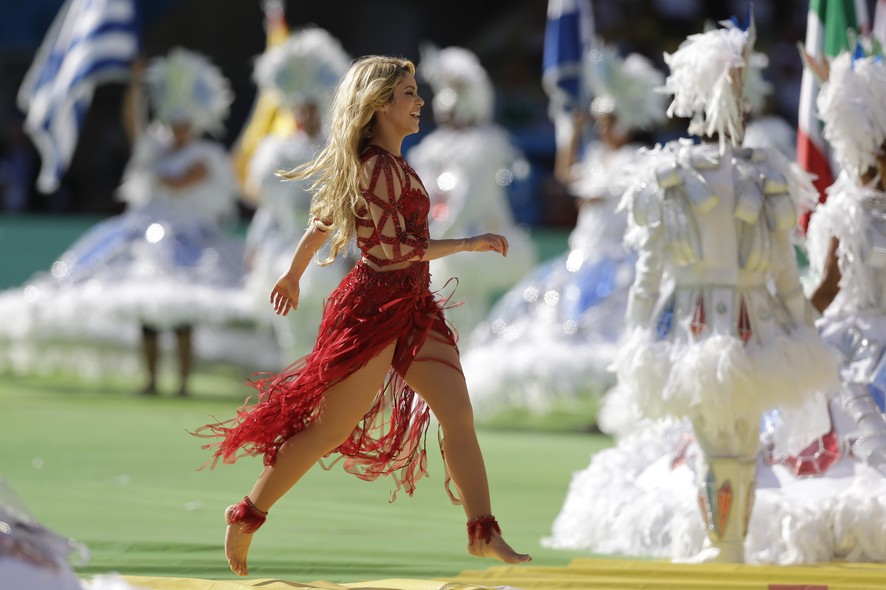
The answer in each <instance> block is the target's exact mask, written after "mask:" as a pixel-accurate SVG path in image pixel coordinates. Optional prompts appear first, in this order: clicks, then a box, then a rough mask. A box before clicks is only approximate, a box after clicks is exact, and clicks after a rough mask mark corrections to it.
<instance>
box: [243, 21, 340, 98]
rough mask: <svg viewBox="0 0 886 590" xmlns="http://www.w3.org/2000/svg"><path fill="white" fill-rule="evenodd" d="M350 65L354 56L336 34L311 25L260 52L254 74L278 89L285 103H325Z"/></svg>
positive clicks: (257, 80)
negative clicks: (349, 53)
mask: <svg viewBox="0 0 886 590" xmlns="http://www.w3.org/2000/svg"><path fill="white" fill-rule="evenodd" d="M350 65H351V58H350V56H348V54H347V52H345V50H344V48H343V47H342V46H341V43H339V41H338V40H337V39H336V38H335V37H333V36H332V35H330V34H329V33H328V32H327V31H325V30H324V29H320V28H317V27H310V28H305V29H302V30H300V31H296V32H294V33H292V34H291V35H290V36H289V38H288V39H287V40H286V42H285V43H283V44H281V45H278V46H276V47H272V48H270V49H268V50H267V51H265V52H264V53H263V54H262V55H261V56H259V58H258V59H257V60H256V62H255V70H254V71H253V78H254V80H255V83H256V84H258V86H259V88H261V89H263V90H270V91H272V92H274V93H276V95H277V99H278V100H279V101H280V102H281V103H282V104H286V105H289V106H295V105H298V104H304V103H308V102H313V103H316V104H317V105H320V106H323V107H325V106H326V105H328V103H329V102H330V100H331V98H332V94H333V92H334V91H335V87H336V86H337V85H338V83H339V81H340V80H341V78H342V76H344V75H345V72H347V71H348V67H350ZM322 110H324V111H325V108H324V109H322Z"/></svg>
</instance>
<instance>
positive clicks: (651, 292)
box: [547, 25, 838, 562]
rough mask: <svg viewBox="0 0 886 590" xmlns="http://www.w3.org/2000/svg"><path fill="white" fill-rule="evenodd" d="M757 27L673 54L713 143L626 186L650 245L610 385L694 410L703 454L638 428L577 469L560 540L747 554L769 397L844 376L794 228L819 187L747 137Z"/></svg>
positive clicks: (694, 42)
mask: <svg viewBox="0 0 886 590" xmlns="http://www.w3.org/2000/svg"><path fill="white" fill-rule="evenodd" d="M753 42H754V29H753V26H752V25H751V26H750V27H749V28H748V29H747V30H742V29H740V28H737V27H735V26H727V27H726V28H719V29H715V30H711V31H708V32H706V33H703V34H698V35H692V36H690V37H689V38H687V39H686V41H685V42H684V43H683V44H681V46H680V47H679V48H678V50H677V51H676V52H675V53H673V54H670V55H666V62H667V63H668V65H669V67H670V70H671V73H670V75H669V76H668V78H667V81H666V84H665V88H666V90H667V92H668V93H669V94H671V95H672V96H673V102H672V103H671V105H670V107H669V109H668V114H669V115H671V116H679V117H687V118H690V120H691V123H690V127H689V131H690V133H692V134H694V135H699V136H702V137H703V138H704V139H706V140H708V142H707V143H702V144H701V145H695V144H693V143H692V142H691V141H683V140H680V141H677V142H673V143H670V144H667V145H665V146H663V147H660V148H657V149H656V150H654V151H652V152H651V153H649V154H648V156H647V160H646V162H645V163H644V165H643V166H642V167H638V169H637V170H636V171H635V175H636V176H635V177H636V181H635V182H634V184H632V185H631V186H630V187H629V188H628V190H627V191H626V192H625V204H626V206H628V207H629V209H630V214H631V220H632V221H631V223H632V227H631V229H630V230H629V239H630V241H631V243H632V244H634V245H635V246H636V248H637V249H638V256H639V257H638V261H637V269H636V278H635V280H634V283H633V286H632V287H631V293H630V300H629V303H628V310H627V314H626V321H627V324H628V326H629V331H628V333H627V334H626V336H625V337H624V339H623V341H622V346H621V349H620V350H619V353H618V355H617V356H616V360H615V363H614V368H615V370H616V375H617V385H616V388H615V393H614V398H613V399H615V400H618V401H619V402H620V403H623V404H631V405H633V407H634V409H635V410H637V411H639V412H641V413H642V414H644V415H646V416H647V417H649V418H651V419H671V420H677V419H684V418H685V419H688V421H689V423H690V424H691V433H692V435H693V436H694V438H695V440H696V441H697V449H698V450H697V453H696V458H697V460H698V462H697V465H695V466H694V472H695V474H696V479H695V482H694V483H693V481H692V479H693V477H692V473H693V469H690V468H688V467H684V468H682V470H681V469H671V467H672V465H673V464H676V465H685V449H683V454H679V453H678V454H677V455H676V458H674V457H672V456H671V450H672V449H673V448H674V447H675V446H676V445H675V443H676V442H678V441H679V440H680V438H681V436H682V434H683V432H681V429H680V427H679V426H676V427H675V428H674V429H673V430H670V431H668V428H669V426H668V423H666V422H664V423H657V424H654V425H653V426H651V427H649V428H646V429H641V430H640V431H639V432H636V433H634V434H632V435H630V436H627V437H625V438H624V439H622V440H621V441H620V442H619V445H618V446H617V447H616V448H614V449H610V450H607V451H604V452H602V453H599V454H598V455H596V456H595V457H593V458H592V462H591V465H590V467H589V468H588V469H586V470H585V471H583V472H580V473H578V474H576V476H575V478H574V479H573V482H572V485H571V488H570V491H569V494H568V496H567V499H566V502H565V505H564V507H563V509H562V511H561V513H560V515H559V516H558V518H557V520H556V522H555V523H554V531H553V536H552V537H551V538H550V539H548V541H547V542H548V543H549V544H551V545H553V546H557V547H572V548H579V547H581V548H588V549H591V550H592V551H596V552H623V553H630V554H640V555H643V554H646V555H656V556H669V557H675V558H681V559H688V560H689V561H693V562H707V561H725V562H742V561H745V537H746V534H747V530H748V529H747V527H748V519H749V518H750V515H751V513H752V510H754V498H755V494H756V490H757V481H756V470H757V457H758V454H759V450H760V421H761V416H762V414H763V412H764V411H765V410H767V409H768V408H771V407H776V406H779V407H783V408H792V407H801V406H802V405H803V402H804V401H805V400H807V399H816V396H817V395H819V392H822V391H825V392H826V391H831V390H834V388H835V387H836V386H837V365H838V361H837V358H836V354H835V351H833V350H832V349H831V348H830V347H828V346H827V345H826V344H825V343H824V342H823V341H822V340H821V338H820V337H819V336H818V334H817V333H816V332H815V330H814V329H813V326H812V318H813V313H812V308H811V306H809V304H808V302H807V300H806V298H805V297H804V294H803V291H802V288H801V285H800V282H799V277H798V270H797V264H796V260H795V256H794V248H793V244H792V241H791V235H792V232H793V231H794V230H795V227H796V224H797V214H798V207H799V205H800V204H801V203H811V202H814V198H815V191H814V189H813V187H812V185H811V183H810V182H809V179H808V177H807V176H806V175H805V174H804V173H802V172H801V171H800V170H799V169H798V168H797V167H796V166H795V165H793V164H791V163H789V162H787V161H786V160H785V159H784V158H783V157H782V156H781V155H780V153H778V152H777V151H776V150H773V149H753V148H739V147H737V146H740V145H741V141H742V135H743V131H744V119H745V115H746V107H745V105H744V104H743V101H742V99H741V97H742V86H743V82H744V79H745V76H746V75H747V72H748V68H749V59H750V56H751V51H752V48H753ZM819 399H820V398H819ZM693 488H694V489H693ZM671 510H673V511H674V512H668V511H671ZM764 514H767V516H768V517H772V513H771V512H765V511H764ZM781 524H782V525H784V523H783V522H782V523H781ZM770 530H771V529H770ZM705 534H706V537H705V538H704V540H703V541H702V537H703V536H704V535H705Z"/></svg>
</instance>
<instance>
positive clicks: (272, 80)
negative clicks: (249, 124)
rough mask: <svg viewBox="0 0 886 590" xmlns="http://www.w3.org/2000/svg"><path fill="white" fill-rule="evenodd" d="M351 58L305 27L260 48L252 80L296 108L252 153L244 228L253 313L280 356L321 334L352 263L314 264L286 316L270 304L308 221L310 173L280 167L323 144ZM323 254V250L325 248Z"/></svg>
mask: <svg viewBox="0 0 886 590" xmlns="http://www.w3.org/2000/svg"><path fill="white" fill-rule="evenodd" d="M349 64H350V58H349V57H348V55H347V54H346V53H345V51H344V49H343V48H342V47H341V44H340V43H339V42H338V41H337V40H336V39H334V38H333V37H332V36H330V35H329V33H327V32H326V31H324V30H322V29H317V28H308V29H304V30H301V31H298V32H295V33H293V34H292V35H291V36H290V37H289V39H288V40H287V41H286V42H285V43H283V44H281V45H279V46H276V47H273V48H272V49H269V50H268V51H267V52H266V53H265V54H263V55H262V56H261V57H260V58H259V59H258V60H257V61H256V64H255V73H254V77H255V81H256V83H257V84H258V86H259V88H260V89H261V90H263V91H270V92H273V93H274V95H275V96H276V98H277V100H278V102H279V103H280V104H281V105H283V106H285V107H287V108H289V109H291V110H292V112H293V115H294V118H295V120H296V129H295V130H294V132H293V133H292V134H290V135H288V136H280V135H273V134H272V135H268V136H266V137H265V138H264V139H262V141H261V143H260V144H259V145H258V148H257V149H256V151H255V154H254V155H253V157H252V158H251V160H250V161H249V166H248V178H247V183H248V184H249V185H250V186H252V187H254V190H255V191H256V192H257V193H258V198H259V206H258V209H257V210H256V212H255V216H254V217H253V219H252V222H251V223H250V226H249V231H248V233H247V236H246V247H247V259H248V261H249V267H250V268H249V276H248V280H247V289H248V291H249V293H250V296H251V298H252V299H253V301H254V304H255V306H256V318H257V319H258V321H259V324H260V325H261V326H262V327H264V328H271V329H273V330H274V333H275V334H276V337H277V340H278V343H279V345H280V349H281V355H282V359H281V361H283V362H285V363H286V364H288V363H289V362H291V360H292V359H293V358H296V357H300V356H304V355H305V354H307V353H309V352H310V348H311V346H312V345H313V343H314V341H315V340H316V336H317V328H318V327H319V325H320V316H321V312H322V310H323V301H324V300H325V298H326V296H327V295H329V293H331V292H332V290H333V289H334V288H335V287H336V286H337V285H338V283H339V281H340V280H341V279H342V277H344V275H345V273H346V272H347V270H348V266H347V263H346V261H345V260H343V259H339V260H337V261H336V262H334V263H332V264H331V265H327V266H320V265H319V264H311V265H310V266H309V267H308V268H307V270H306V271H305V274H304V275H302V280H301V282H300V283H299V286H300V288H301V292H300V297H299V306H298V311H297V313H293V314H289V315H288V316H287V317H285V318H281V317H279V316H277V315H276V314H274V310H273V308H272V307H271V306H270V305H269V304H268V295H269V293H270V292H271V289H272V288H273V287H274V284H275V283H276V282H277V279H279V278H280V275H282V274H283V273H284V272H285V271H286V270H287V269H288V268H289V264H290V262H291V261H292V253H293V252H295V247H296V245H298V241H299V239H300V238H301V235H302V234H303V233H304V230H305V228H306V227H308V225H309V221H310V205H311V193H310V192H309V191H308V186H309V185H310V181H308V180H302V181H295V182H284V181H282V180H281V179H280V177H279V176H277V172H278V171H280V170H291V169H293V168H295V167H297V166H299V165H301V164H305V163H306V162H309V161H310V160H312V159H313V157H314V155H315V153H316V152H317V151H319V150H320V148H322V147H323V145H322V144H323V141H324V139H325V132H324V129H323V123H324V122H323V121H322V119H321V118H322V116H323V115H324V114H326V113H328V112H329V103H330V101H331V99H332V93H333V91H334V90H335V87H336V85H337V84H338V81H339V79H340V78H341V77H342V76H343V75H344V73H345V71H347V69H348V66H349ZM319 258H321V259H322V258H325V256H324V255H323V253H321V254H320V255H319Z"/></svg>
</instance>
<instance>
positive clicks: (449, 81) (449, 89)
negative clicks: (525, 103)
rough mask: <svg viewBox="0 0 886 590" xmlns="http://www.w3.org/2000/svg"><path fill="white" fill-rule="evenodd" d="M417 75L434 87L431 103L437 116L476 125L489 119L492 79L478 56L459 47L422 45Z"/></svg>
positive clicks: (490, 116)
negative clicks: (442, 47) (441, 47)
mask: <svg viewBox="0 0 886 590" xmlns="http://www.w3.org/2000/svg"><path fill="white" fill-rule="evenodd" d="M418 73H419V75H420V76H421V77H422V78H423V79H424V80H426V81H427V82H428V84H430V85H431V89H432V90H433V91H434V99H433V101H432V105H433V108H434V113H435V115H437V116H438V117H439V116H441V115H443V116H447V117H449V118H450V119H451V120H452V121H453V122H455V123H457V124H461V125H476V124H482V123H488V122H490V121H491V120H492V114H493V109H494V107H495V94H494V91H493V89H492V82H491V81H490V80H489V76H488V75H487V73H486V70H485V69H484V68H483V66H482V65H481V64H480V60H479V59H478V58H477V56H476V55H475V54H474V53H472V52H471V51H469V50H467V49H464V48H461V47H446V48H444V49H439V48H437V47H435V46H433V45H430V44H425V45H423V46H422V47H421V60H420V61H419V65H418Z"/></svg>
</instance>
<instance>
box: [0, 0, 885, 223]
mask: <svg viewBox="0 0 886 590" xmlns="http://www.w3.org/2000/svg"><path fill="white" fill-rule="evenodd" d="M867 1H868V2H869V3H870V4H873V2H872V0H867ZM62 4H63V0H28V1H27V2H15V1H13V0H4V2H3V6H4V8H3V14H4V18H3V19H0V80H2V84H0V206H2V210H3V212H4V213H6V214H14V213H35V212H51V213H65V214H67V213H88V214H99V215H104V214H113V213H118V212H119V211H120V210H122V208H123V204H122V203H121V202H120V201H118V200H116V199H115V197H114V193H115V191H116V190H117V187H118V186H119V185H120V178H121V175H122V172H123V169H124V166H125V165H126V162H127V160H128V159H129V156H130V150H131V146H130V142H129V139H128V137H127V134H126V132H125V129H124V124H123V117H122V116H121V105H122V102H123V97H124V95H125V91H126V84H125V83H123V82H117V83H109V84H104V85H101V86H99V87H98V88H97V89H96V92H95V95H94V98H93V101H92V105H91V107H90V109H89V111H88V113H87V115H86V119H85V121H84V124H83V128H82V131H81V134H80V139H79V142H78V145H77V149H76V152H75V154H74V157H73V160H72V162H71V164H70V168H69V169H68V171H67V173H66V174H65V175H64V177H63V178H62V181H61V184H60V186H59V188H58V189H57V190H55V191H53V192H51V193H49V194H42V193H41V192H39V191H37V190H36V188H35V179H36V177H37V174H38V170H39V165H40V162H39V156H38V155H37V152H36V151H35V150H34V148H33V146H32V145H31V142H30V140H29V138H28V136H27V134H25V133H24V132H23V127H22V123H23V119H24V116H25V115H24V113H22V112H21V110H20V109H19V108H18V107H17V106H16V94H17V92H18V89H19V87H20V85H21V82H22V79H23V77H24V75H25V73H26V72H27V70H28V68H29V67H30V65H31V63H32V62H33V60H34V55H35V53H36V51H37V49H38V48H39V46H40V43H41V41H42V39H43V37H44V35H45V34H46V31H47V29H48V28H49V26H50V24H51V23H52V20H53V18H54V17H55V16H56V14H57V12H58V11H59V9H60V7H61V6H62ZM808 4H809V3H808V2H806V1H800V0H756V1H755V2H754V14H755V18H756V23H757V28H758V42H757V46H756V48H757V51H760V52H763V53H765V54H766V55H768V57H769V60H770V63H769V67H768V68H767V69H766V70H765V72H764V75H765V76H766V78H767V79H768V80H769V81H771V82H773V83H774V91H773V93H772V94H771V95H770V96H769V98H768V100H769V105H768V111H769V112H770V113H773V114H776V115H778V116H780V117H782V118H784V119H785V120H787V121H788V122H790V123H791V124H795V123H796V119H797V108H798V100H799V93H800V78H801V74H802V64H801V62H800V58H799V55H798V52H797V49H796V43H797V42H798V41H801V40H802V39H803V38H804V35H805V29H806V18H807V10H808ZM284 5H285V15H286V20H287V21H288V24H289V26H290V27H291V28H297V27H301V26H305V25H309V24H315V25H317V26H320V27H323V28H325V29H326V30H328V31H329V32H330V33H331V34H332V35H333V36H335V37H336V38H338V39H340V40H341V42H342V44H343V46H344V48H345V50H346V51H347V52H348V53H349V54H350V55H352V56H360V55H365V54H369V53H382V54H394V55H400V56H404V57H407V58H409V59H412V60H415V61H418V60H419V57H420V56H419V46H420V44H421V43H423V42H431V43H433V44H435V45H437V46H440V47H445V46H450V45H457V46H461V47H465V48H467V49H470V50H471V51H473V52H474V53H476V54H477V56H478V57H479V58H480V61H481V63H482V64H483V66H485V68H486V69H487V70H488V72H489V74H490V76H491V79H492V82H493V84H494V88H495V98H496V110H495V119H496V122H498V123H499V124H501V125H503V126H504V127H505V128H506V129H507V130H508V131H509V132H510V133H511V134H512V136H513V140H514V142H515V143H516V144H517V146H518V147H519V148H520V149H522V150H523V152H524V153H525V154H526V156H527V159H528V161H529V163H530V164H531V168H532V173H531V175H530V182H529V183H528V185H527V186H525V187H524V189H523V190H522V191H521V192H519V193H516V194H512V195H511V205H512V206H513V209H514V216H515V218H516V220H517V221H518V222H521V223H524V224H526V225H528V226H530V227H539V226H547V227H563V228H571V227H572V226H573V225H574V223H575V215H576V210H575V207H574V203H573V199H572V198H571V197H569V196H568V194H567V193H566V191H564V190H563V189H562V187H560V186H559V185H558V183H557V182H555V181H554V180H553V162H554V154H555V142H554V128H553V125H552V123H551V121H550V119H549V116H548V97H547V95H546V94H545V92H544V90H543V88H542V84H541V72H542V53H543V47H544V34H545V22H546V21H545V15H546V10H547V8H548V1H547V0H509V1H502V0H495V1H485V2H472V1H468V0H453V1H451V2H446V3H424V2H412V1H409V0H375V1H373V2H360V1H347V2H296V1H294V0H288V1H286V2H285V3H284ZM140 11H141V14H140V18H141V29H142V39H141V43H142V54H143V55H144V57H145V58H146V59H150V58H152V57H156V56H159V55H163V54H165V53H166V52H168V51H169V50H170V49H171V48H172V47H175V46H184V47H187V48H189V49H192V50H195V51H198V52H200V53H203V54H205V55H206V56H207V57H208V58H210V59H211V60H212V61H213V62H214V63H216V64H217V65H218V66H219V67H220V68H221V70H222V72H223V73H224V74H225V75H226V76H227V77H228V78H230V80H231V84H232V90H233V92H234V102H233V104H232V106H231V115H230V117H229V118H228V120H227V122H226V130H225V133H224V135H223V136H222V137H221V139H222V141H223V142H224V143H225V144H226V145H228V146H230V145H232V144H233V143H234V142H235V141H236V139H237V137H238V136H239V135H240V133H241V130H242V129H243V126H244V125H245V124H246V122H247V121H248V119H249V116H250V113H251V110H252V107H253V104H254V100H255V97H256V87H255V84H254V83H253V81H252V78H251V74H252V67H253V63H254V59H255V57H256V56H258V55H259V54H260V53H261V52H262V51H263V50H264V47H265V43H266V32H265V24H264V23H265V21H264V13H263V6H262V2H261V1H260V0H253V1H248V2H231V1H222V2H219V1H217V0H149V1H143V2H141V3H140ZM746 11H747V3H746V2H745V0H728V1H723V0H716V1H715V0H619V1H617V2H616V1H606V2H595V3H593V12H594V27H595V33H596V35H597V36H598V37H599V38H601V39H603V40H604V41H606V42H608V43H610V44H612V45H614V46H616V47H617V48H618V50H619V52H620V53H621V54H622V55H625V54H627V53H629V52H637V53H640V54H642V55H645V56H647V57H648V58H649V59H650V60H652V61H653V63H654V64H655V65H657V66H658V67H659V68H660V69H661V70H662V71H666V70H667V68H666V67H665V66H664V63H663V58H662V55H663V52H672V51H674V50H675V49H676V48H677V46H678V45H679V43H680V42H681V41H682V40H683V39H684V38H685V37H686V36H687V35H689V34H692V33H695V32H701V31H702V30H703V29H704V27H705V24H706V23H709V22H716V21H718V20H720V19H723V18H726V17H727V16H728V15H738V14H744V13H745V12H746ZM869 14H873V10H870V11H869ZM423 94H424V96H425V97H430V95H431V93H430V90H429V89H426V88H425V89H423ZM432 130H433V122H432V120H431V117H426V118H424V120H423V122H422V132H421V133H420V134H419V135H418V136H414V137H411V138H409V140H408V141H409V142H410V143H416V142H418V141H420V139H421V136H422V135H424V134H426V133H428V132H430V131H432ZM682 132H683V125H682V123H680V122H677V123H676V124H674V125H673V126H672V127H666V128H663V129H659V130H658V131H657V132H656V136H655V137H652V138H650V139H653V140H661V139H670V138H671V137H673V136H676V135H679V134H681V133H682ZM404 147H408V145H407V146H404ZM251 213H252V211H251V208H250V206H249V205H248V204H244V205H243V206H242V207H241V214H242V216H243V218H244V219H248V217H249V216H250V215H251Z"/></svg>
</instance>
